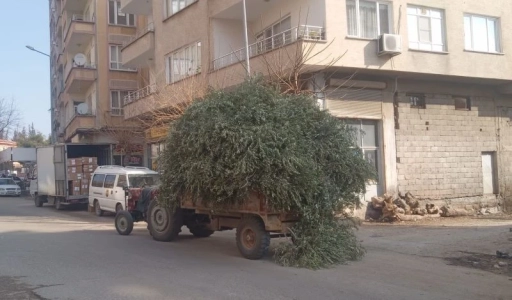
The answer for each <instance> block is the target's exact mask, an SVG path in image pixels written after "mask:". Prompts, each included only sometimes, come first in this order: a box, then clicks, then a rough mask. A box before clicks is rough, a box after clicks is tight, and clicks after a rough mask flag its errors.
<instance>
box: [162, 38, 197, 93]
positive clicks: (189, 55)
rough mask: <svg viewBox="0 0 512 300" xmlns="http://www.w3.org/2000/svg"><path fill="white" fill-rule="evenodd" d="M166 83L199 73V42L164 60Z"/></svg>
mask: <svg viewBox="0 0 512 300" xmlns="http://www.w3.org/2000/svg"><path fill="white" fill-rule="evenodd" d="M165 65H166V74H167V83H173V82H176V81H179V80H181V79H184V78H187V77H189V76H193V75H196V74H199V73H201V42H197V43H194V44H191V45H189V46H187V47H184V48H182V49H180V50H178V51H176V52H174V53H171V54H170V55H168V56H167V57H166V58H165Z"/></svg>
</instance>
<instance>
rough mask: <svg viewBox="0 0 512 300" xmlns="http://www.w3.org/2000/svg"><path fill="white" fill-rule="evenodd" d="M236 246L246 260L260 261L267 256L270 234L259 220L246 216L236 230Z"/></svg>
mask: <svg viewBox="0 0 512 300" xmlns="http://www.w3.org/2000/svg"><path fill="white" fill-rule="evenodd" d="M236 245H237V247H238V250H239V251H240V253H241V254H242V256H243V257H245V258H247V259H260V258H262V257H263V256H265V255H266V254H267V252H268V248H269V246H270V234H269V233H268V232H267V231H266V230H265V224H264V223H263V221H262V220H261V218H259V217H257V216H248V217H245V218H243V219H242V220H241V221H240V224H239V225H238V227H237V229H236Z"/></svg>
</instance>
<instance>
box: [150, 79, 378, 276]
mask: <svg viewBox="0 0 512 300" xmlns="http://www.w3.org/2000/svg"><path fill="white" fill-rule="evenodd" d="M203 100H204V101H198V102H195V103H194V104H192V105H191V106H190V107H189V108H188V109H187V111H186V112H185V113H184V115H183V116H182V117H181V118H180V119H179V120H177V121H176V122H175V123H174V124H173V125H172V127H171V130H170V134H169V137H168V141H167V147H166V150H165V153H164V155H163V165H162V166H163V170H164V173H163V176H162V187H161V190H160V194H159V195H160V198H159V201H161V202H163V203H164V204H167V205H169V206H171V207H176V205H177V204H178V203H179V201H178V199H180V198H181V197H183V196H184V195H190V196H192V197H193V199H202V201H203V203H208V204H210V205H212V206H213V207H218V208H221V207H223V206H225V205H229V204H233V203H240V202H242V201H244V200H245V199H246V198H247V197H248V195H249V194H250V193H251V192H255V191H257V192H260V193H262V194H263V195H265V197H266V199H267V201H268V203H269V204H270V206H271V207H272V208H273V209H275V210H285V211H290V210H291V211H296V212H299V214H300V217H301V221H300V222H299V223H298V224H296V226H294V227H293V228H292V232H291V234H292V236H293V241H294V242H293V243H282V244H280V246H278V249H276V260H277V261H278V262H279V263H281V264H283V265H287V266H297V267H307V268H322V267H327V266H329V265H332V264H339V263H343V262H345V261H347V260H355V259H358V258H360V257H362V255H363V253H364V250H363V249H362V247H361V246H360V245H359V243H358V241H357V240H356V237H355V235H354V230H353V229H354V225H350V224H348V223H346V222H345V223H339V221H338V220H337V219H336V218H335V214H334V212H340V211H342V210H343V209H345V208H348V207H354V206H358V205H359V198H358V194H360V193H363V192H364V191H365V182H366V181H367V180H368V179H370V178H372V176H373V170H372V167H371V166H370V165H369V164H368V163H366V161H365V160H364V159H363V155H362V153H361V151H360V149H358V148H357V147H355V146H354V143H353V141H354V132H352V131H351V129H349V127H348V126H346V125H345V124H344V123H343V122H342V121H340V120H338V119H336V118H334V117H332V116H331V115H330V114H329V113H327V112H325V111H321V110H320V109H319V108H318V107H317V106H316V104H315V102H314V101H313V100H312V99H311V97H310V96H307V95H282V94H280V93H279V92H278V91H277V90H276V89H274V88H271V87H268V86H264V85H263V84H262V83H261V82H259V81H258V80H251V81H247V82H246V83H244V84H243V85H241V86H239V87H238V88H236V89H235V90H233V91H229V92H225V91H215V92H212V93H210V94H209V95H207V96H206V97H205V99H203Z"/></svg>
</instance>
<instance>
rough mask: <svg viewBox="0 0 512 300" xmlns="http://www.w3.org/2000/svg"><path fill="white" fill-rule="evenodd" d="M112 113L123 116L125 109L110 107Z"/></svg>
mask: <svg viewBox="0 0 512 300" xmlns="http://www.w3.org/2000/svg"><path fill="white" fill-rule="evenodd" d="M110 114H111V115H112V116H116V117H122V116H124V109H122V108H111V109H110Z"/></svg>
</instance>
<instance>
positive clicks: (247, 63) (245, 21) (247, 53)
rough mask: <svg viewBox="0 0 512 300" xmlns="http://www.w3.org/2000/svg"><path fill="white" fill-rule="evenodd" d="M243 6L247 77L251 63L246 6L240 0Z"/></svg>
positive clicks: (249, 73) (249, 74)
mask: <svg viewBox="0 0 512 300" xmlns="http://www.w3.org/2000/svg"><path fill="white" fill-rule="evenodd" d="M242 5H243V7H244V36H245V65H246V71H247V77H249V76H251V64H250V57H249V33H248V29H247V6H246V4H245V0H243V1H242Z"/></svg>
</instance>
